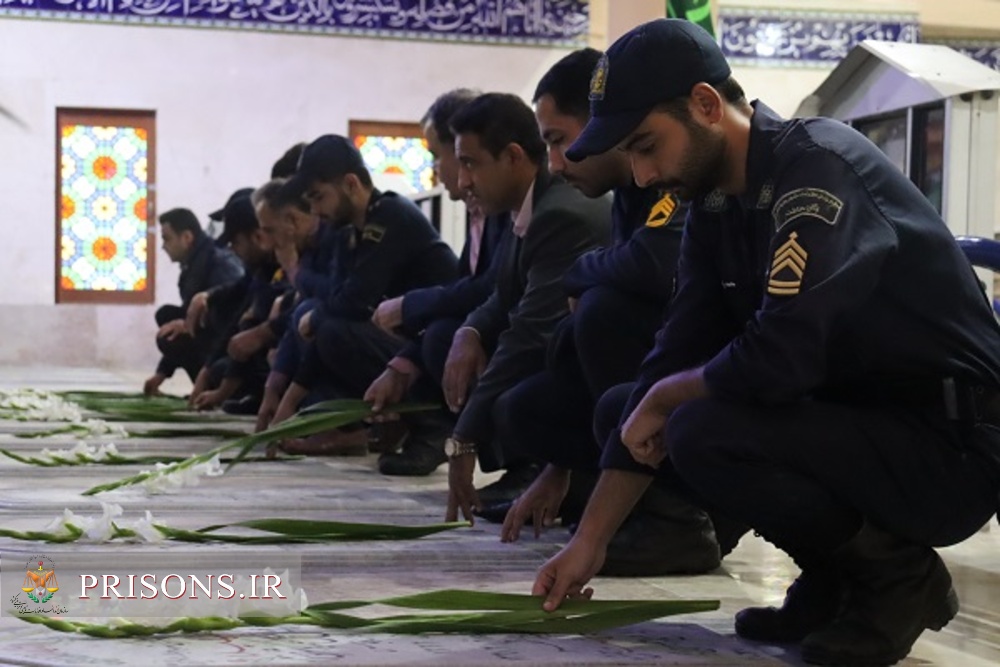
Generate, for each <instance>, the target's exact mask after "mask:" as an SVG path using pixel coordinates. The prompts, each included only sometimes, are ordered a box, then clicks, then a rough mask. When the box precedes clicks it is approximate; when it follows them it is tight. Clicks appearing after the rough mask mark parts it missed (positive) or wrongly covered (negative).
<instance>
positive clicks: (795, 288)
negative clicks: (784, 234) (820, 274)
mask: <svg viewBox="0 0 1000 667" xmlns="http://www.w3.org/2000/svg"><path fill="white" fill-rule="evenodd" d="M798 236H799V235H798V234H796V233H795V232H792V233H791V234H789V235H788V240H787V241H785V242H784V243H782V244H781V245H780V246H778V249H777V250H775V251H774V259H773V260H771V272H770V274H769V275H768V280H767V293H768V294H770V295H772V296H795V295H796V294H798V293H799V290H800V289H801V288H802V276H803V275H804V274H805V272H806V260H807V259H808V258H809V253H807V252H806V251H805V248H803V247H802V246H801V245H799V243H798V241H796V240H795V239H797V238H798Z"/></svg>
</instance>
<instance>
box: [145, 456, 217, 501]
mask: <svg viewBox="0 0 1000 667" xmlns="http://www.w3.org/2000/svg"><path fill="white" fill-rule="evenodd" d="M179 465H180V464H179V463H171V464H169V465H167V464H164V463H157V464H156V470H155V471H154V472H155V474H154V475H152V476H151V477H149V478H147V479H146V480H144V481H142V482H140V483H139V485H140V486H141V487H143V488H144V489H145V490H146V493H149V494H157V493H170V492H173V491H177V490H179V489H182V488H184V487H186V486H197V485H198V483H199V481H200V478H201V477H202V476H203V475H204V476H207V477H218V476H219V475H221V474H222V473H223V470H222V463H221V462H220V461H219V455H218V454H216V455H215V456H213V457H212V458H211V459H210V460H208V461H203V462H200V463H196V464H194V465H192V466H188V467H186V468H178V466H179ZM143 472H149V471H148V470H146V471H143Z"/></svg>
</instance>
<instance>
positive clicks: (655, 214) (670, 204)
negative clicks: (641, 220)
mask: <svg viewBox="0 0 1000 667" xmlns="http://www.w3.org/2000/svg"><path fill="white" fill-rule="evenodd" d="M675 213H677V200H676V199H675V198H674V196H673V195H672V194H670V193H669V192H668V193H667V194H665V195H663V197H661V198H660V199H659V201H657V202H656V203H655V204H653V208H652V209H650V211H649V217H648V218H646V226H647V227H662V226H664V225H665V224H667V223H668V222H670V220H671V219H673V217H674V214H675Z"/></svg>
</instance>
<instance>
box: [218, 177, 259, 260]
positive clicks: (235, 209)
mask: <svg viewBox="0 0 1000 667" xmlns="http://www.w3.org/2000/svg"><path fill="white" fill-rule="evenodd" d="M251 192H252V190H251ZM222 225H223V226H222V233H221V234H219V238H217V239H215V245H217V246H220V247H221V246H227V245H229V244H230V243H232V242H233V237H234V236H236V235H237V234H248V233H250V232H253V231H255V230H257V229H259V228H260V223H259V222H257V212H256V211H255V210H254V207H253V202H251V201H250V196H249V195H246V196H243V197H236V198H233V197H230V199H229V201H228V202H226V208H224V209H223V211H222Z"/></svg>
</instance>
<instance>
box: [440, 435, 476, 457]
mask: <svg viewBox="0 0 1000 667" xmlns="http://www.w3.org/2000/svg"><path fill="white" fill-rule="evenodd" d="M475 453H476V443H474V442H462V441H461V440H456V439H455V438H448V439H447V440H445V441H444V455H445V456H447V457H448V458H449V459H455V458H458V457H459V456H465V455H466V454H475Z"/></svg>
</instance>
